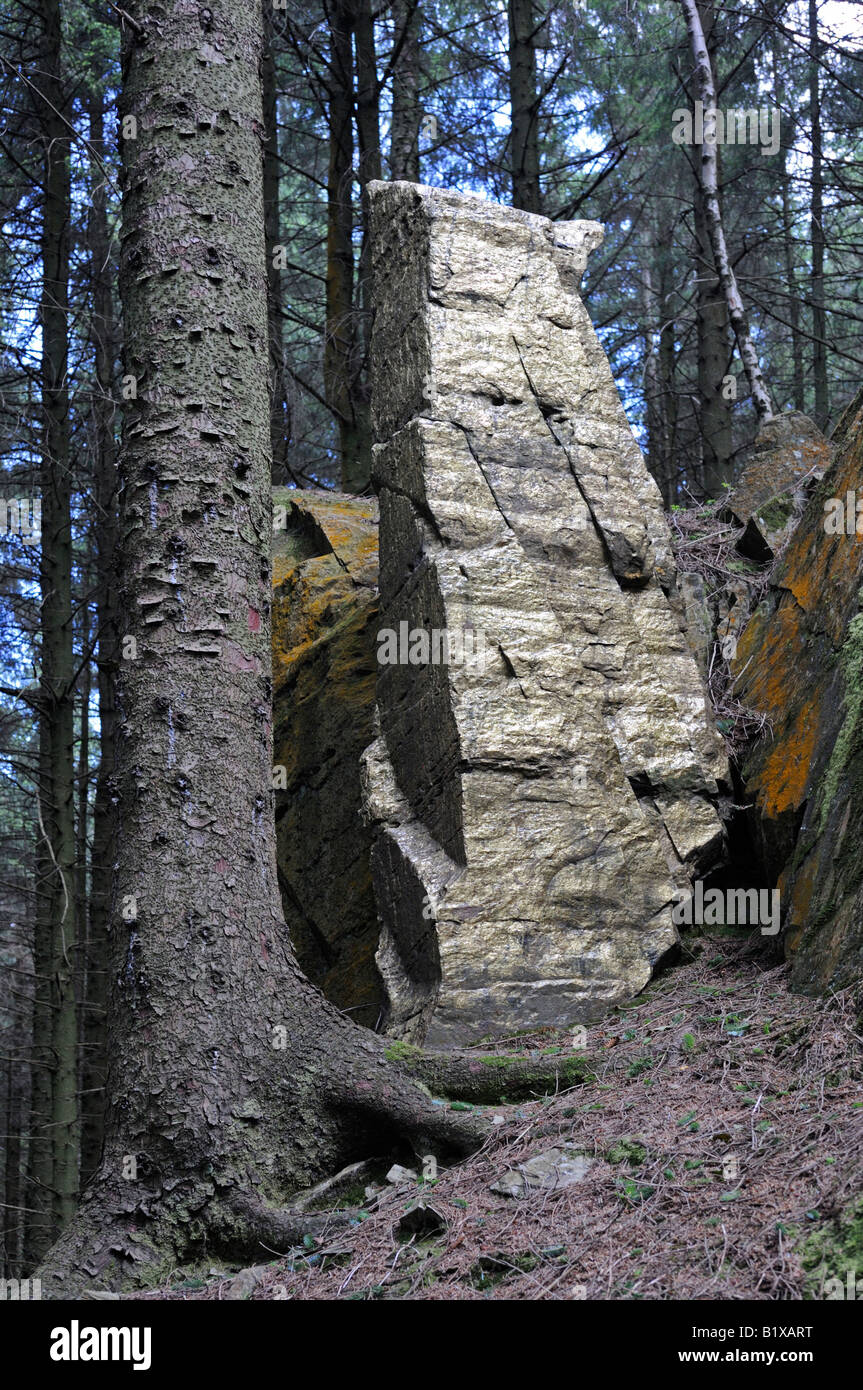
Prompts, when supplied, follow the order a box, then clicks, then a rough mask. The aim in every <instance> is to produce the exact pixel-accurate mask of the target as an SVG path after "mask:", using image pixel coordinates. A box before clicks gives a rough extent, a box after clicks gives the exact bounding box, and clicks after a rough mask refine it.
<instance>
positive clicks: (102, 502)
mask: <svg viewBox="0 0 863 1390" xmlns="http://www.w3.org/2000/svg"><path fill="white" fill-rule="evenodd" d="M102 100H103V98H102V94H101V92H100V91H96V92H93V93H92V94H91V95H90V98H89V103H88V104H89V135H90V149H91V150H92V151H93V152H94V154H95V155H100V156H101V155H104V154H105V153H106V141H105V129H104V112H103V107H102ZM92 177H93V181H94V189H93V197H92V205H91V209H90V216H89V219H88V239H89V247H90V283H91V293H92V303H93V311H92V316H91V320H90V340H91V346H92V350H93V362H94V370H95V380H96V385H95V391H94V393H93V402H92V417H93V426H92V428H93V457H94V479H93V490H94V494H95V501H96V518H95V523H94V543H95V549H96V575H97V580H96V583H97V589H96V620H97V626H98V632H97V646H96V672H97V675H96V682H97V689H98V695H99V770H98V773H97V776H96V795H95V798H94V804H93V850H92V856H91V876H90V898H89V904H88V906H89V912H88V920H87V931H86V943H85V950H84V956H85V959H84V970H85V981H86V984H85V990H84V997H83V1008H84V1019H83V1038H84V1064H83V1073H82V1081H83V1084H82V1096H81V1181H82V1183H83V1182H86V1181H87V1180H88V1179H89V1177H90V1176H91V1175H92V1173H93V1172H94V1171H95V1168H96V1166H97V1163H98V1160H99V1154H100V1152H101V1148H102V1116H103V1111H104V1104H105V1065H104V1056H105V994H106V978H105V974H106V970H107V961H106V952H107V939H108V918H109V914H110V904H111V866H112V864H113V861H114V838H115V820H116V816H115V807H114V792H113V788H114V764H115V757H116V729H117V702H116V680H117V663H118V659H119V645H120V612H119V604H118V593H117V541H118V530H119V528H118V517H117V444H116V435H115V415H116V404H115V401H114V391H115V380H114V376H115V370H114V369H115V362H116V358H117V341H116V338H117V334H116V323H115V317H114V295H113V269H114V267H113V253H112V245H111V235H110V230H109V226H108V206H107V189H106V187H105V178H104V173H103V171H102V170H101V168H100V167H99V165H98V164H97V163H96V161H95V159H94V161H93V169H92Z"/></svg>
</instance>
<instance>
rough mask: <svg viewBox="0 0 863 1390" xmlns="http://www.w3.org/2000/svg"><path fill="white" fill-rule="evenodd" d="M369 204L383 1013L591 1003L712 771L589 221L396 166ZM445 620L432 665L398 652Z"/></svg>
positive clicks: (641, 977) (722, 768) (555, 1017)
mask: <svg viewBox="0 0 863 1390" xmlns="http://www.w3.org/2000/svg"><path fill="white" fill-rule="evenodd" d="M370 205H371V216H372V237H373V274H374V285H375V305H376V316H375V322H374V333H373V340H372V382H373V411H374V429H375V438H376V441H377V443H376V446H375V485H376V488H377V490H378V493H379V499H380V559H381V570H380V589H381V593H380V619H379V622H380V630H381V632H385V631H387V630H389V631H391V632H393V633H395V634H399V633H400V632H401V636H402V644H401V650H400V652H397V651H396V646H394V645H393V644H392V641H391V639H386V642H384V639H381V645H380V653H381V656H384V655H385V656H387V657H389V658H390V659H389V661H388V662H387V663H383V662H382V663H381V664H379V668H378V684H377V722H378V737H377V739H376V741H375V742H374V743H373V744H372V746H371V747H370V748H369V749H368V751H367V753H366V756H365V765H364V783H365V800H366V808H367V814H368V816H369V818H370V819H371V820H372V821H373V823H374V827H375V841H374V846H373V851H372V870H373V879H374V885H375V893H376V898H377V904H378V912H379V915H380V919H381V941H380V946H379V949H378V953H377V961H378V967H379V969H380V971H381V975H382V977H383V980H384V985H385V988H386V991H387V996H388V1000H387V1016H386V1019H385V1027H386V1029H387V1031H388V1032H390V1033H392V1034H395V1035H397V1036H398V1035H401V1036H405V1037H411V1038H415V1039H418V1038H422V1037H425V1038H426V1040H427V1041H428V1042H430V1043H432V1044H450V1043H458V1042H464V1041H466V1040H469V1039H471V1038H475V1037H478V1036H480V1035H482V1034H483V1033H485V1032H487V1031H489V1030H490V1029H495V1030H498V1031H499V1030H500V1028H501V1027H509V1026H514V1027H529V1026H532V1025H543V1024H555V1025H561V1024H568V1023H570V1022H584V1021H588V1020H590V1019H592V1018H594V1017H596V1016H598V1015H599V1014H601V1013H602V1012H603V1011H604V1010H605V1009H606V1008H608V1007H609V1006H610V1005H612V1004H614V1003H616V1002H618V1001H620V1000H622V999H625V998H628V997H631V996H632V995H633V994H635V993H637V992H638V990H639V989H641V988H642V987H643V986H644V985H645V984H646V982H647V980H648V979H649V978H650V975H651V972H652V969H653V966H654V965H655V963H656V961H657V960H658V958H659V957H660V956H661V955H662V954H663V953H664V952H665V951H666V950H667V949H668V948H669V947H670V946H671V945H673V944H674V942H675V940H676V931H675V928H674V926H673V925H672V920H671V907H672V902H673V893H674V889H675V887H676V886H685V885H686V883H687V882H688V881H689V880H690V879H691V877H692V875H693V873H695V872H698V873H703V871H704V869H705V868H706V867H709V866H710V865H711V864H712V863H714V862H716V861H717V860H718V858H719V857H720V856H721V853H722V847H723V832H722V824H721V822H720V820H719V817H718V815H717V812H716V804H717V800H718V793H719V788H718V786H717V783H718V781H725V779H727V775H728V770H727V764H726V761H725V757H724V753H723V749H722V745H721V741H720V740H719V737H718V735H717V734H716V731H715V729H714V728H713V725H712V723H711V721H710V719H709V717H708V712H707V707H706V701H705V695H704V690H703V686H702V682H701V677H700V675H699V673H698V671H697V668H696V665H695V662H694V659H693V657H692V655H691V653H690V650H689V646H688V643H687V640H686V637H685V636H684V633H683V631H682V627H681V621H680V617H679V613H680V612H681V611H682V609H681V605H680V604H679V601H678V600H677V598H676V596H675V594H674V569H673V562H672V559H671V550H670V545H669V538H668V534H667V530H666V526H665V522H664V518H663V515H662V507H661V499H660V494H659V490H658V488H657V487H656V485H655V483H654V482H653V480H652V479H651V478H650V476H649V474H648V472H647V469H646V468H645V465H644V461H643V459H642V456H641V453H640V451H639V448H638V446H637V444H636V442H635V440H634V438H633V436H632V434H631V432H630V430H629V427H628V424H627V421H626V417H625V415H624V411H623V407H622V405H621V403H620V399H619V397H618V394H617V390H616V388H615V385H614V381H613V379H612V376H611V372H610V369H609V366H608V362H607V359H606V357H605V354H604V352H603V350H602V348H601V347H600V345H599V343H598V341H597V338H596V336H595V334H594V331H593V328H592V325H591V323H590V319H589V317H588V314H587V311H586V310H585V308H584V305H583V304H582V302H581V299H580V298H579V292H578V291H579V282H580V279H581V274H582V271H583V270H584V266H585V263H586V260H587V256H588V254H589V252H590V251H591V250H592V249H593V248H594V247H595V246H597V245H598V244H599V243H600V241H601V239H602V229H601V227H599V225H598V224H596V223H591V222H570V223H551V222H549V221H547V220H546V219H545V218H542V217H537V216H533V215H531V214H528V213H523V212H518V211H514V210H512V209H509V208H504V207H501V206H499V205H497V204H494V203H489V202H485V201H484V200H482V199H479V198H475V197H470V196H466V195H462V194H454V193H449V192H446V191H443V190H439V189H431V188H423V187H421V186H418V185H415V184H408V183H373V184H372V185H371V186H370ZM669 594H670V595H671V600H672V601H670V600H669V597H668V596H667V595H669ZM400 625H402V627H401V628H400ZM444 629H446V630H447V632H448V633H449V635H450V639H451V641H453V642H454V644H455V652H454V656H455V658H456V659H454V660H451V661H450V663H449V664H445V663H444V662H443V661H438V662H437V663H435V662H434V661H433V660H422V658H423V657H424V656H425V653H424V652H423V650H422V646H421V643H419V642H418V643H417V645H416V646H415V648H414V649H413V651H414V655H416V656H418V657H419V658H421V660H420V662H419V664H412V663H411V662H410V661H402V660H398V659H396V660H393V659H392V658H393V656H394V655H400V656H401V657H405V656H409V655H410V653H411V648H410V646H409V642H408V640H407V639H409V638H410V637H411V636H412V635H413V634H414V633H415V632H416V631H417V630H420V631H424V632H426V633H428V634H429V646H430V653H431V654H432V655H433V654H434V651H435V649H434V644H433V643H432V642H431V634H433V633H434V632H436V631H437V632H440V631H442V630H444ZM465 634H467V635H466V636H465ZM460 642H461V643H462V644H463V647H464V651H463V652H460V651H459V643H460ZM459 656H461V657H462V659H461V660H459V659H458V658H459Z"/></svg>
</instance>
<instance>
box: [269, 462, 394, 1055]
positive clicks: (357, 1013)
mask: <svg viewBox="0 0 863 1390" xmlns="http://www.w3.org/2000/svg"><path fill="white" fill-rule="evenodd" d="M273 503H274V519H275V521H274V524H275V529H274V555H273V703H274V756H273V761H274V768H275V772H274V786H275V789H276V792H275V794H276V833H277V852H278V865H279V883H280V885H281V889H282V903H283V906H284V910H285V918H286V920H287V923H288V927H289V929H290V932H291V939H292V941H293V943H294V947H295V949H296V951H297V955H298V957H299V960H300V964H301V965H302V967H303V969H304V970H305V972H306V974H307V975H308V976H309V978H310V979H312V980H313V981H314V982H315V983H316V984H317V985H319V986H320V988H321V989H322V990H323V991H324V993H325V994H326V995H327V997H328V998H330V999H332V1000H333V1001H334V1003H336V1004H337V1005H338V1006H339V1007H340V1008H351V1010H352V1017H354V1018H355V1019H357V1021H358V1022H361V1023H365V1024H367V1025H368V1026H369V1027H374V1025H375V1023H376V1021H377V1018H378V1015H379V1013H380V1006H381V986H380V977H379V975H378V972H377V966H376V964H375V951H376V949H377V944H378V923H377V913H376V910H375V904H374V896H373V892H372V883H371V871H370V835H369V832H368V831H367V829H366V827H365V825H364V823H363V821H362V818H361V815H360V781H359V766H360V754H361V753H362V751H363V749H364V748H365V747H366V745H367V744H368V743H370V742H371V740H372V737H373V731H372V715H373V709H374V699H375V662H374V636H375V631H376V626H377V610H378V596H377V570H378V528H377V504H376V503H375V501H374V500H373V499H370V498H362V497H347V496H343V495H342V494H339V493H330V492H311V491H305V490H304V491H299V490H296V491H295V490H289V489H281V490H278V491H277V492H275V493H274V494H273Z"/></svg>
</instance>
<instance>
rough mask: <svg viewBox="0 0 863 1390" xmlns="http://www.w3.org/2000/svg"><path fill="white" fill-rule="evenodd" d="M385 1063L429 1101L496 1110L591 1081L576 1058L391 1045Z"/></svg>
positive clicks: (585, 1066)
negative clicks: (445, 1100)
mask: <svg viewBox="0 0 863 1390" xmlns="http://www.w3.org/2000/svg"><path fill="white" fill-rule="evenodd" d="M387 1058H388V1059H389V1060H390V1061H391V1062H394V1063H395V1064H396V1066H397V1067H398V1068H399V1070H400V1071H403V1072H406V1073H407V1075H408V1076H411V1077H413V1078H414V1080H416V1081H421V1082H422V1083H423V1084H424V1085H425V1086H427V1087H428V1088H429V1090H430V1091H431V1092H432V1094H433V1095H437V1096H447V1097H448V1098H449V1099H450V1100H465V1101H471V1102H473V1103H474V1104H476V1105H500V1104H508V1103H510V1102H515V1101H520V1100H527V1099H530V1098H531V1097H535V1096H540V1095H547V1094H548V1093H549V1092H555V1091H564V1090H567V1089H568V1088H569V1087H570V1086H578V1085H581V1084H582V1083H583V1082H585V1081H589V1080H590V1079H591V1071H590V1067H589V1065H588V1063H587V1060H586V1058H585V1057H584V1056H583V1055H581V1054H576V1055H568V1056H567V1055H561V1054H560V1053H558V1054H557V1055H555V1056H549V1057H509V1056H505V1055H504V1056H494V1057H492V1056H488V1055H487V1054H484V1053H481V1052H423V1051H422V1050H421V1049H420V1048H417V1047H411V1046H410V1045H409V1044H407V1043H401V1042H396V1043H392V1044H391V1046H390V1047H389V1048H388V1050H387Z"/></svg>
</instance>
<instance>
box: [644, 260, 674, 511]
mask: <svg viewBox="0 0 863 1390" xmlns="http://www.w3.org/2000/svg"><path fill="white" fill-rule="evenodd" d="M651 252H652V247H650V246H649V245H644V246H643V248H642V258H643V259H642V270H641V276H640V279H639V295H640V299H641V324H642V332H643V337H644V403H645V413H646V416H647V466H648V468H649V469H650V472H651V473H652V475H653V477H654V478H655V479H656V482H657V483H658V485H659V490H660V492H661V493H662V500H663V503H664V505H665V506H666V507H670V506H671V502H672V498H671V495H670V490H669V478H668V467H667V461H666V459H665V457H664V449H663V444H664V439H663V430H662V410H661V404H660V396H661V387H660V384H659V359H658V354H657V350H656V343H655V341H654V332H655V319H656V293H655V289H654V284H653V273H652V269H651V265H650V256H651Z"/></svg>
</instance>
